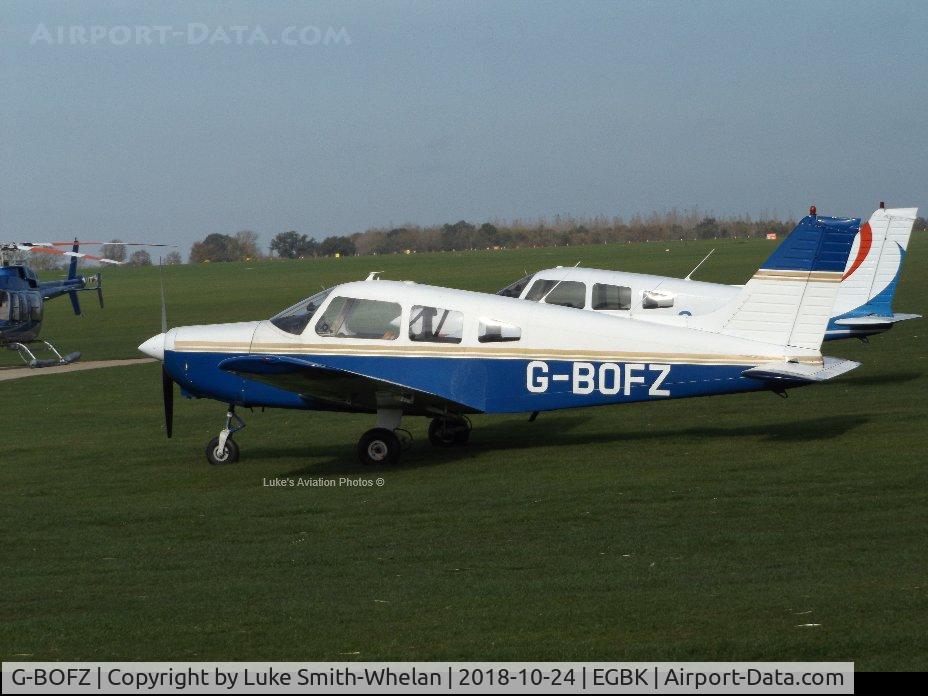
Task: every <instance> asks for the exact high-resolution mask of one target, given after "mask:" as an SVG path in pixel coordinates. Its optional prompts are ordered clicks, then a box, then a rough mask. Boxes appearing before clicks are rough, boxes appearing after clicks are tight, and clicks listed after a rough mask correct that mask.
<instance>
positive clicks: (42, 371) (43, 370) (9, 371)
mask: <svg viewBox="0 0 928 696" xmlns="http://www.w3.org/2000/svg"><path fill="white" fill-rule="evenodd" d="M150 362H155V359H154V358H135V359H132V360H90V361H87V362H81V361H78V362H76V363H71V364H70V365H56V366H55V367H37V368H31V367H13V368H0V382H5V381H6V380H8V379H19V378H20V377H36V376H38V375H54V374H58V373H59V372H80V371H81V370H96V369H98V368H101V367H120V366H122V365H141V364H142V363H150Z"/></svg>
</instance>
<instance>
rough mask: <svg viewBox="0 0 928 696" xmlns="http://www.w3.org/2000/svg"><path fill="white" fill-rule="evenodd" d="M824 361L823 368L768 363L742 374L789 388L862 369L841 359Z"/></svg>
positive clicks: (858, 364) (856, 363)
mask: <svg viewBox="0 0 928 696" xmlns="http://www.w3.org/2000/svg"><path fill="white" fill-rule="evenodd" d="M824 361H825V362H824V365H823V366H822V367H818V366H816V365H804V364H801V363H791V362H779V363H767V364H765V365H758V366H757V367H752V368H751V369H749V370H745V371H744V372H742V373H741V374H742V375H744V376H745V377H750V378H752V379H759V380H762V381H764V382H769V383H771V384H783V385H785V386H789V385H797V384H814V383H816V382H824V381H826V380H829V379H833V378H834V377H837V376H838V375H843V374H844V373H845V372H850V371H851V370H853V369H854V368H856V367H860V363H859V362H855V361H853V360H841V359H840V358H831V357H828V356H825V358H824Z"/></svg>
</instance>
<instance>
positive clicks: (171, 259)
mask: <svg viewBox="0 0 928 696" xmlns="http://www.w3.org/2000/svg"><path fill="white" fill-rule="evenodd" d="M183 262H184V260H183V259H182V258H181V256H180V252H179V251H172V252H171V253H169V254H168V255H167V256H165V257H164V265H165V266H179V265H181V264H182V263H183Z"/></svg>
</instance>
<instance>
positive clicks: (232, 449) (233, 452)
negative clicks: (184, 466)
mask: <svg viewBox="0 0 928 696" xmlns="http://www.w3.org/2000/svg"><path fill="white" fill-rule="evenodd" d="M206 458H207V459H208V460H209V463H210V464H212V465H213V466H221V465H223V464H235V462H237V461H238V444H237V443H236V442H235V440H233V439H232V438H231V437H227V438H226V444H225V446H224V447H223V448H222V449H221V450H220V449H219V438H218V437H214V438H213V439H212V440H210V441H209V444H208V445H207V446H206Z"/></svg>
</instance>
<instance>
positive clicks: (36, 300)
mask: <svg viewBox="0 0 928 696" xmlns="http://www.w3.org/2000/svg"><path fill="white" fill-rule="evenodd" d="M28 297H29V318H30V319H31V320H32V321H42V298H41V297H39V294H38V293H29V295H28Z"/></svg>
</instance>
